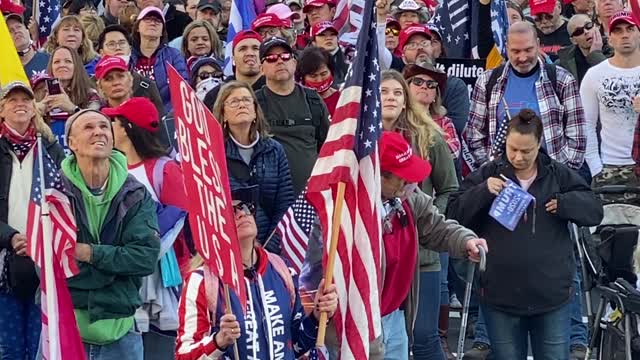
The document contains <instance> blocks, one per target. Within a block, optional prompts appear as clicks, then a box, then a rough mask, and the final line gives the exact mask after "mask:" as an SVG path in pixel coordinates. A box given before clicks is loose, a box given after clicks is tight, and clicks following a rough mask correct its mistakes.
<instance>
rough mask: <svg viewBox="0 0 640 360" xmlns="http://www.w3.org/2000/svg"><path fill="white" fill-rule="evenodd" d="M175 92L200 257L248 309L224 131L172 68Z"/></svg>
mask: <svg viewBox="0 0 640 360" xmlns="http://www.w3.org/2000/svg"><path fill="white" fill-rule="evenodd" d="M167 66H168V68H169V87H170V91H171V103H172V104H173V111H174V114H175V122H176V131H177V134H178V140H177V143H178V149H179V152H180V157H181V164H182V171H183V173H184V186H185V188H186V189H187V194H188V197H189V209H188V210H189V220H190V224H191V232H192V233H193V237H194V241H195V244H196V248H197V249H198V252H199V253H200V255H201V256H202V258H203V259H204V261H205V262H206V263H207V264H208V265H209V267H210V268H211V271H212V272H213V273H214V274H216V275H217V276H218V277H219V278H220V280H221V281H222V282H223V283H224V284H227V285H229V287H230V288H231V289H233V290H234V291H235V293H236V295H237V296H238V298H239V299H240V302H241V303H242V308H243V309H244V308H245V304H246V289H245V286H244V280H243V278H244V274H241V273H240V272H239V271H238V269H240V270H241V269H242V255H241V253H240V244H239V243H238V237H237V235H236V224H235V217H234V213H233V206H232V204H231V192H230V190H229V175H228V174H227V160H226V154H225V151H224V138H223V135H222V128H221V127H220V124H219V123H218V121H217V120H216V119H215V118H214V117H213V114H211V111H209V109H207V107H206V106H205V105H204V104H203V103H202V102H201V101H200V100H199V99H198V97H197V96H196V93H195V91H193V89H192V88H191V87H190V86H189V84H188V83H187V82H186V81H184V79H182V76H180V74H179V73H178V72H177V71H176V69H174V68H173V67H172V66H171V65H167Z"/></svg>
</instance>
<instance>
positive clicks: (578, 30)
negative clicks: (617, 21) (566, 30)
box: [571, 22, 594, 37]
mask: <svg viewBox="0 0 640 360" xmlns="http://www.w3.org/2000/svg"><path fill="white" fill-rule="evenodd" d="M593 26H594V25H593V23H592V22H588V23H586V24H584V26H580V27H577V28H576V29H575V30H574V31H573V33H572V34H571V37H577V36H580V35H582V34H584V33H586V32H587V31H589V30H591V29H593Z"/></svg>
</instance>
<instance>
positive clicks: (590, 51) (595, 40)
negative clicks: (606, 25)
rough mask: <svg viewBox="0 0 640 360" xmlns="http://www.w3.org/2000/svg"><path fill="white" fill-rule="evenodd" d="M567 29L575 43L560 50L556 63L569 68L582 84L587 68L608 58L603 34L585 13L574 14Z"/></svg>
mask: <svg viewBox="0 0 640 360" xmlns="http://www.w3.org/2000/svg"><path fill="white" fill-rule="evenodd" d="M567 30H568V31H569V34H570V36H571V42H572V43H573V45H570V46H567V47H563V48H562V49H560V51H558V60H557V61H556V64H558V65H560V66H562V67H563V68H565V69H567V70H569V72H570V73H571V75H573V77H575V78H576V80H578V85H580V84H581V83H582V78H584V74H586V73H587V70H589V68H590V67H592V66H595V65H597V64H599V63H601V62H602V61H604V60H606V58H607V57H606V56H604V54H603V53H602V35H600V32H599V31H598V28H597V27H596V26H595V24H594V23H593V21H592V20H591V19H590V18H589V17H588V16H587V15H584V14H578V15H574V16H573V17H572V18H571V19H570V20H569V23H568V25H567Z"/></svg>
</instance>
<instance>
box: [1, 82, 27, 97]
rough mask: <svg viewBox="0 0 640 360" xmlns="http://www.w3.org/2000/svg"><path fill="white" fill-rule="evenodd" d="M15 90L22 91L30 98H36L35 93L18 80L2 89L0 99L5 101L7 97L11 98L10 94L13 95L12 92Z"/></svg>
mask: <svg viewBox="0 0 640 360" xmlns="http://www.w3.org/2000/svg"><path fill="white" fill-rule="evenodd" d="M15 90H21V91H23V92H25V93H26V94H27V95H29V97H30V98H32V99H33V98H34V96H33V91H32V90H31V88H30V87H29V85H27V84H25V83H23V82H22V81H18V80H16V81H12V82H10V83H8V84H6V85H5V86H3V87H2V90H0V99H5V98H6V97H7V96H9V94H11V92H12V91H15Z"/></svg>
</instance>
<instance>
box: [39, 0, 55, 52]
mask: <svg viewBox="0 0 640 360" xmlns="http://www.w3.org/2000/svg"><path fill="white" fill-rule="evenodd" d="M34 6H37V9H36V19H38V26H39V28H38V32H39V33H40V36H39V37H38V42H39V43H40V44H44V43H45V41H47V37H48V36H49V34H51V29H52V28H53V25H54V24H55V23H56V21H58V18H59V17H60V2H59V1H57V0H40V1H35V2H34Z"/></svg>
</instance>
